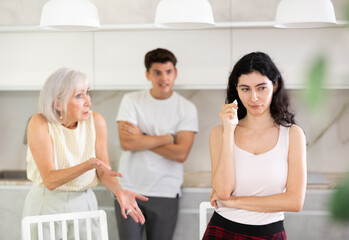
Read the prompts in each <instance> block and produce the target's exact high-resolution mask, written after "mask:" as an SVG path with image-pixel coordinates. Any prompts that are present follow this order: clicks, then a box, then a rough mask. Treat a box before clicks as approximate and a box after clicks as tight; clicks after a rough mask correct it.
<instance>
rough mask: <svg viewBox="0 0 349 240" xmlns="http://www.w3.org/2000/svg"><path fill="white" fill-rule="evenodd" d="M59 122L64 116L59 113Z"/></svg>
mask: <svg viewBox="0 0 349 240" xmlns="http://www.w3.org/2000/svg"><path fill="white" fill-rule="evenodd" d="M59 120H61V121H62V120H63V116H62V114H61V113H59Z"/></svg>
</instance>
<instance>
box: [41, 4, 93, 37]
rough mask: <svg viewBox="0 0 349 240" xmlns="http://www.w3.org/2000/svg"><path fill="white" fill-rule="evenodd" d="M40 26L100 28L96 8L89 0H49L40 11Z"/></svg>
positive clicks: (43, 27)
mask: <svg viewBox="0 0 349 240" xmlns="http://www.w3.org/2000/svg"><path fill="white" fill-rule="evenodd" d="M40 28H42V29H46V30H56V31H93V30H97V29H99V28H100V23H99V17H98V12H97V8H96V7H95V5H93V3H92V2H90V1H89V0H49V1H48V2H47V3H46V4H45V5H44V7H43V8H42V12H41V20H40Z"/></svg>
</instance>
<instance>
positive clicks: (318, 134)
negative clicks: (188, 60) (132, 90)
mask: <svg viewBox="0 0 349 240" xmlns="http://www.w3.org/2000/svg"><path fill="white" fill-rule="evenodd" d="M287 91H288V93H289V95H290V98H291V105H292V109H294V110H295V113H296V122H297V124H298V125H299V126H301V127H302V128H303V130H304V131H305V134H306V137H307V143H308V150H307V165H308V171H312V172H346V171H348V170H349V128H348V123H349V90H327V99H326V101H325V103H324V106H323V107H321V108H320V109H319V110H317V111H314V110H313V111H311V110H309V109H308V108H307V107H306V104H304V101H303V97H302V93H303V91H302V90H287ZM126 92H128V91H115V90H113V91H111V90H110V91H92V93H91V98H92V107H91V108H92V110H94V111H97V112H99V113H101V114H102V115H103V116H104V117H105V119H106V121H107V125H108V133H109V136H108V137H109V156H110V161H111V163H112V166H113V168H114V169H115V168H116V167H117V164H118V159H119V155H120V152H121V148H120V144H119V139H118V133H117V124H116V122H115V117H116V114H117V111H118V106H119V104H120V101H121V99H122V96H123V95H124V94H125V93H126ZM177 92H179V93H180V94H181V95H183V96H184V97H186V98H187V99H189V100H190V101H192V102H193V103H194V104H195V105H196V107H197V109H198V114H199V133H198V134H197V135H196V137H195V141H194V145H193V147H192V150H191V153H190V155H189V157H188V159H187V161H186V162H185V164H184V170H185V171H186V172H200V171H210V155H209V133H210V130H211V129H212V127H214V126H215V125H218V124H220V120H219V117H218V114H219V111H220V109H221V104H222V103H224V99H225V90H179V91H177ZM38 97H39V92H38V91H1V92H0V109H1V113H2V116H1V118H0V126H1V136H0V170H3V169H25V168H26V161H25V157H26V148H27V146H26V144H25V141H24V140H25V139H24V137H25V129H26V124H27V121H28V119H29V118H30V116H31V115H33V114H34V113H36V112H37V101H38Z"/></svg>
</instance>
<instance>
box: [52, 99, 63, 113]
mask: <svg viewBox="0 0 349 240" xmlns="http://www.w3.org/2000/svg"><path fill="white" fill-rule="evenodd" d="M53 106H54V108H55V109H56V110H57V111H58V112H62V111H63V104H62V102H61V101H60V100H58V99H55V100H54V101H53Z"/></svg>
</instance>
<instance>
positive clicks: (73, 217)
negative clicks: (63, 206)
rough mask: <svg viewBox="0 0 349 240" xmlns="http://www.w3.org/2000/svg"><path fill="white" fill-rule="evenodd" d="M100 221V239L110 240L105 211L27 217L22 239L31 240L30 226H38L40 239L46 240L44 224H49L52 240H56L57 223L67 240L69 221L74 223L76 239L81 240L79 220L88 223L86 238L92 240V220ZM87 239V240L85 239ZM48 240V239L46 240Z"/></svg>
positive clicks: (23, 223) (24, 222)
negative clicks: (59, 224) (59, 223)
mask: <svg viewBox="0 0 349 240" xmlns="http://www.w3.org/2000/svg"><path fill="white" fill-rule="evenodd" d="M92 218H98V219H99V228H100V234H101V236H100V239H101V240H108V226H107V217H106V214H105V211H103V210H98V211H86V212H73V213H58V214H50V215H40V216H27V217H24V218H23V219H22V239H23V240H30V238H31V237H30V236H31V235H30V225H31V224H37V227H38V239H39V240H44V238H43V223H49V226H50V240H55V226H54V223H55V222H61V224H62V225H61V229H62V238H63V240H67V236H68V232H67V221H73V222H74V239H75V240H80V233H79V220H80V219H85V223H86V238H87V239H88V240H92V231H91V219H92ZM84 239H85V238H84ZM45 240H47V239H45Z"/></svg>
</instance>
